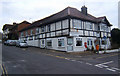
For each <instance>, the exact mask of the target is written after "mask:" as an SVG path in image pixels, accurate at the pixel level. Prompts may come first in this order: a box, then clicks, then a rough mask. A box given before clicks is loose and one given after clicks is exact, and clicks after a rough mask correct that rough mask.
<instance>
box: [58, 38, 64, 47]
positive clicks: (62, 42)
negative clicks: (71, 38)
mask: <svg viewBox="0 0 120 76" xmlns="http://www.w3.org/2000/svg"><path fill="white" fill-rule="evenodd" d="M58 46H61V47H63V46H64V39H58Z"/></svg>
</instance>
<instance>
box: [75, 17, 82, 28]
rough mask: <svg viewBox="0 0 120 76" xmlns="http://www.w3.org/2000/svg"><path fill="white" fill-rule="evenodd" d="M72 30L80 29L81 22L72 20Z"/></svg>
mask: <svg viewBox="0 0 120 76" xmlns="http://www.w3.org/2000/svg"><path fill="white" fill-rule="evenodd" d="M73 28H78V29H82V23H81V20H77V19H73Z"/></svg>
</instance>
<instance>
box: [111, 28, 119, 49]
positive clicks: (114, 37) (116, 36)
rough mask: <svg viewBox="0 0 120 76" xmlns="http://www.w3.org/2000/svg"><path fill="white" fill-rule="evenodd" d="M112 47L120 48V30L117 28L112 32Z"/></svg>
mask: <svg viewBox="0 0 120 76" xmlns="http://www.w3.org/2000/svg"><path fill="white" fill-rule="evenodd" d="M111 45H112V48H120V30H119V29H117V28H114V29H112V31H111Z"/></svg>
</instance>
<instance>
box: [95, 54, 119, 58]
mask: <svg viewBox="0 0 120 76" xmlns="http://www.w3.org/2000/svg"><path fill="white" fill-rule="evenodd" d="M116 55H119V54H114V55H109V56H102V57H97V58H95V59H101V58H106V57H111V56H116Z"/></svg>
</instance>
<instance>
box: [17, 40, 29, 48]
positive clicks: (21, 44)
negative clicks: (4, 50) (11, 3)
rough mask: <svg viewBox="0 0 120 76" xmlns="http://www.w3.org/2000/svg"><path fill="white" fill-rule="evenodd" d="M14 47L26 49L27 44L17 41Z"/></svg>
mask: <svg viewBox="0 0 120 76" xmlns="http://www.w3.org/2000/svg"><path fill="white" fill-rule="evenodd" d="M16 46H18V47H28V44H27V42H25V41H17V42H16Z"/></svg>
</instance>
